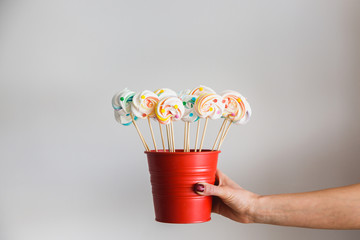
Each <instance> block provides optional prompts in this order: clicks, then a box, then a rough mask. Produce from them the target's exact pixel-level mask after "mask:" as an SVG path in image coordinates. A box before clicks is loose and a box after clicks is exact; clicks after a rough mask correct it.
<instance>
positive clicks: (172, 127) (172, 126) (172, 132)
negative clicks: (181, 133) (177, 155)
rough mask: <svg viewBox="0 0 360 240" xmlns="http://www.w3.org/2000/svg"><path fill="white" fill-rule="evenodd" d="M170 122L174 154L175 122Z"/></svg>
mask: <svg viewBox="0 0 360 240" xmlns="http://www.w3.org/2000/svg"><path fill="white" fill-rule="evenodd" d="M170 122H171V137H172V147H173V152H175V136H174V124H173V121H170Z"/></svg>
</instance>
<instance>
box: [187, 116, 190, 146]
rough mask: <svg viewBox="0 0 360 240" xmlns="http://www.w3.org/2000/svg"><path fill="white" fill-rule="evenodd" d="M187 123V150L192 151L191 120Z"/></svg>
mask: <svg viewBox="0 0 360 240" xmlns="http://www.w3.org/2000/svg"><path fill="white" fill-rule="evenodd" d="M187 124H188V127H187V151H188V152H190V122H188V123H187Z"/></svg>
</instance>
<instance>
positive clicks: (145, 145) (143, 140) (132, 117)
mask: <svg viewBox="0 0 360 240" xmlns="http://www.w3.org/2000/svg"><path fill="white" fill-rule="evenodd" d="M130 115H131V119H132V123H133V124H134V127H135V128H136V131H137V132H138V134H139V137H140V139H141V141H142V143H143V145H144V147H145V150H146V151H148V152H149V151H150V149H149V147H148V145H147V144H146V142H145V139H144V137H143V135H142V134H141V132H140V129H139V127H138V126H137V124H136V122H135V120H134V116H133V115H132V113H130Z"/></svg>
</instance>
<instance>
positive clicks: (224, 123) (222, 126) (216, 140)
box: [211, 118, 227, 151]
mask: <svg viewBox="0 0 360 240" xmlns="http://www.w3.org/2000/svg"><path fill="white" fill-rule="evenodd" d="M226 121H227V118H225V119H224V121H223V123H222V124H221V128H220V130H219V133H218V135H217V136H216V139H215V142H214V145H213V147H212V149H211V151H214V149H215V146H216V144H217V142H218V140H219V137H220V133H222V132H223V129H224V126H225V125H226Z"/></svg>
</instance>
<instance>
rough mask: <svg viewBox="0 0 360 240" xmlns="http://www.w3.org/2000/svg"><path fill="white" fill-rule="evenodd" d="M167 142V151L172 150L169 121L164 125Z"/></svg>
mask: <svg viewBox="0 0 360 240" xmlns="http://www.w3.org/2000/svg"><path fill="white" fill-rule="evenodd" d="M166 130H167V137H168V144H169V152H172V137H171V125H170V123H169V124H167V125H166Z"/></svg>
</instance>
